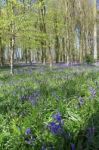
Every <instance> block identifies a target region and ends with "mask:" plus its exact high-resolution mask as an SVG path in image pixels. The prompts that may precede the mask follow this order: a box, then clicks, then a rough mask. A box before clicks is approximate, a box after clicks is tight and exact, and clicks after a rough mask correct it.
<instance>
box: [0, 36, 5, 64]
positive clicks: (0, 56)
mask: <svg viewBox="0 0 99 150" xmlns="http://www.w3.org/2000/svg"><path fill="white" fill-rule="evenodd" d="M3 52H4V49H3V46H2V38H1V37H0V64H1V66H3V65H4V57H3Z"/></svg>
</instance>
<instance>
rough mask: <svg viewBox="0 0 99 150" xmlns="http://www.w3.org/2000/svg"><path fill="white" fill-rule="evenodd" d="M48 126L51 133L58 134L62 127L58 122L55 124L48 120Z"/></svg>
mask: <svg viewBox="0 0 99 150" xmlns="http://www.w3.org/2000/svg"><path fill="white" fill-rule="evenodd" d="M48 128H49V129H50V131H51V133H53V134H60V133H61V132H62V128H61V126H60V124H57V123H55V122H50V123H49V124H48Z"/></svg>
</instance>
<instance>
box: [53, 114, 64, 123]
mask: <svg viewBox="0 0 99 150" xmlns="http://www.w3.org/2000/svg"><path fill="white" fill-rule="evenodd" d="M52 117H53V118H54V119H55V120H56V121H57V122H59V123H60V122H61V120H62V116H61V114H60V113H59V112H58V113H57V114H54V115H53V116H52Z"/></svg>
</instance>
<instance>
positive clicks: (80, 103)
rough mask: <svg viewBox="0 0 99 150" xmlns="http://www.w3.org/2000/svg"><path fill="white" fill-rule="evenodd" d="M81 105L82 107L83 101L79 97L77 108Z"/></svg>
mask: <svg viewBox="0 0 99 150" xmlns="http://www.w3.org/2000/svg"><path fill="white" fill-rule="evenodd" d="M82 105H84V99H83V98H82V97H79V102H78V106H79V107H81V106H82Z"/></svg>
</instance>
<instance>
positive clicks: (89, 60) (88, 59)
mask: <svg viewBox="0 0 99 150" xmlns="http://www.w3.org/2000/svg"><path fill="white" fill-rule="evenodd" d="M85 62H86V63H87V64H92V63H94V58H93V55H91V54H90V55H86V56H85Z"/></svg>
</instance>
